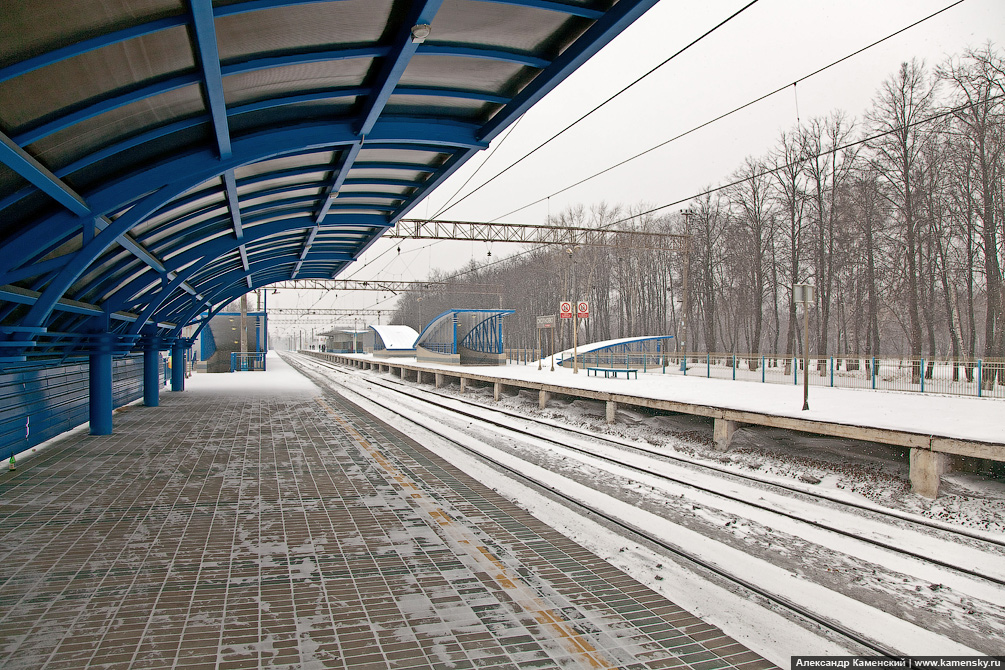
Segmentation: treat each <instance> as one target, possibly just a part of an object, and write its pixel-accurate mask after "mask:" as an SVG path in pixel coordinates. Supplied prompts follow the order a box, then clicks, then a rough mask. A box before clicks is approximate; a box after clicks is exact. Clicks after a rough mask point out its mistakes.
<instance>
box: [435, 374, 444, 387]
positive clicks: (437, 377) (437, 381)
mask: <svg viewBox="0 0 1005 670" xmlns="http://www.w3.org/2000/svg"><path fill="white" fill-rule="evenodd" d="M443 377H444V375H443V373H441V372H437V373H434V375H433V386H435V387H436V388H440V387H441V386H443Z"/></svg>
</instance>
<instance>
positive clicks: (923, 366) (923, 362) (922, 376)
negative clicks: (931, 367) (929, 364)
mask: <svg viewBox="0 0 1005 670" xmlns="http://www.w3.org/2000/svg"><path fill="white" fill-rule="evenodd" d="M921 392H922V393H924V392H925V359H924V358H922V359H921Z"/></svg>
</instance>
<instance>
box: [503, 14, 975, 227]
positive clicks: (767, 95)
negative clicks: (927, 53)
mask: <svg viewBox="0 0 1005 670" xmlns="http://www.w3.org/2000/svg"><path fill="white" fill-rule="evenodd" d="M965 1H966V0H956V2H953V3H952V4H950V5H947V6H945V7H943V8H942V9H940V10H938V11H935V12H933V13H931V14H929V15H928V16H925V17H923V18H921V19H918V20H917V21H914V22H913V23H911V24H909V25H906V26H904V27H903V28H901V29H899V30H896V31H894V32H892V33H890V34H889V35H887V36H886V37H882V38H880V39H878V40H876V41H874V42H872V43H870V44H867V45H866V46H864V47H861V48H860V49H856V50H855V51H853V52H851V53H850V54H848V55H846V56H842V57H841V58H838V59H837V60H835V61H833V62H831V63H829V64H827V65H824V66H823V67H819V68H817V69H816V70H814V71H813V72H810V73H809V74H805V75H803V76H802V77H799V78H798V79H796V80H795V81H793V82H791V83H788V84H785V85H783V86H779V87H777V88H775V89H774V90H772V91H769V92H768V93H765V94H763V95H760V96H758V97H756V98H754V99H753V100H750V101H748V102H745V103H744V104H742V105H740V106H738V107H734V108H733V109H731V110H729V111H728V112H725V113H723V114H720V115H719V116H716V117H714V118H712V119H709V120H708V121H705V122H703V123H700V124H698V125H697V126H694V127H693V128H691V129H690V130H686V131H684V132H682V133H680V134H678V135H675V136H673V137H671V138H670V139H668V140H664V141H663V142H660V143H659V144H655V145H653V146H651V147H649V148H648V149H645V150H644V151H640V152H639V153H637V154H635V155H633V156H629V157H628V158H626V159H624V160H621V161H619V162H617V163H615V164H613V165H611V166H609V167H606V168H604V169H603V170H600V171H599V172H595V173H593V174H591V175H590V176H588V177H584V178H582V179H580V180H579V181H577V182H575V183H572V184H569V185H568V186H565V187H563V188H560V189H559V190H557V191H555V192H554V193H549V194H548V195H546V196H543V197H541V198H538V199H537V200H535V201H533V202H530V203H527V204H526V205H522V206H520V207H518V208H516V209H514V210H511V211H509V212H506V213H505V214H500V215H499V216H497V217H495V218H493V219H492V221H493V222H495V221H498V220H499V219H504V218H506V217H507V216H511V215H513V214H516V213H517V212H522V211H523V210H525V209H528V208H530V207H533V206H534V205H539V204H541V203H542V202H545V201H546V200H548V199H550V198H553V197H555V196H557V195H561V194H562V193H565V192H566V191H569V190H571V189H573V188H576V187H577V186H581V185H583V184H585V183H586V182H588V181H591V180H593V179H596V178H597V177H600V176H601V175H604V174H607V173H608V172H611V171H612V170H616V169H617V168H619V167H622V166H624V165H627V164H628V163H631V162H632V161H634V160H637V159H639V158H642V157H643V156H645V155H647V154H650V153H652V152H654V151H656V150H658V149H662V148H663V147H665V146H667V145H668V144H671V143H673V142H676V141H677V140H680V139H683V138H684V137H687V136H688V135H691V134H692V133H695V132H697V131H699V130H701V129H703V128H707V127H708V126H710V125H712V124H714V123H717V122H718V121H721V120H722V119H725V118H727V117H729V116H732V115H733V114H736V113H738V112H741V111H743V110H744V109H747V108H748V107H751V106H753V105H756V104H757V103H759V102H762V101H764V100H767V99H768V98H771V97H773V96H775V95H778V94H779V93H781V92H783V91H786V90H788V89H789V88H790V87H791V88H792V89H793V95H795V96H796V98H795V103H796V122H797V124H798V123H799V98H798V94H796V93H795V91H796V86H797V84H799V83H801V82H804V81H806V80H807V79H810V78H812V77H815V76H816V75H818V74H820V73H822V72H824V71H826V70H829V69H830V68H832V67H835V66H837V65H839V64H841V63H843V62H845V61H846V60H848V59H850V58H854V57H855V56H858V55H859V54H861V53H863V52H865V51H868V50H869V49H872V48H873V47H875V46H878V45H880V44H882V43H883V42H886V41H887V40H889V39H892V38H894V37H896V36H897V35H900V34H901V33H903V32H906V31H908V30H910V29H912V28H914V27H916V26H918V25H920V24H922V23H924V22H925V21H928V20H930V19H933V18H935V17H936V16H938V15H940V14H942V13H943V12H946V11H949V10H950V9H952V8H953V7H956V6H957V5H960V4H963V3H964V2H965Z"/></svg>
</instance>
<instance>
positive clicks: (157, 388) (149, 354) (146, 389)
mask: <svg viewBox="0 0 1005 670" xmlns="http://www.w3.org/2000/svg"><path fill="white" fill-rule="evenodd" d="M158 345H159V342H158V341H157V338H150V339H148V340H146V342H145V343H144V347H143V404H144V405H146V406H147V407H157V406H158V405H160V396H161V370H160V367H161V356H160V353H161V352H160V348H159V346H158Z"/></svg>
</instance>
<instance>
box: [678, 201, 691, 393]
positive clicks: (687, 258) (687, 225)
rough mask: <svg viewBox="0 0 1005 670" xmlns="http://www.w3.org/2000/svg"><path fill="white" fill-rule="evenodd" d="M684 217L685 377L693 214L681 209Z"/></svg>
mask: <svg viewBox="0 0 1005 670" xmlns="http://www.w3.org/2000/svg"><path fill="white" fill-rule="evenodd" d="M680 213H681V214H682V215H684V234H685V235H687V238H685V240H684V270H683V272H682V273H681V274H682V275H683V277H682V282H683V284H684V297H683V300H682V302H683V307H682V308H681V311H682V314H681V318H680V333H681V348H682V349H683V350H684V362H683V363H682V364H681V371H682V372H683V373H684V376H685V377H686V376H687V311H688V310H687V308H688V298H689V297H690V295H689V292H688V270H689V269H690V266H691V235H690V233H688V231H689V230H690V229H691V216H692V215H693V214H694V212H693V211H691V210H690V209H682V210H681V212H680Z"/></svg>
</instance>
